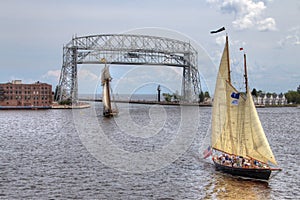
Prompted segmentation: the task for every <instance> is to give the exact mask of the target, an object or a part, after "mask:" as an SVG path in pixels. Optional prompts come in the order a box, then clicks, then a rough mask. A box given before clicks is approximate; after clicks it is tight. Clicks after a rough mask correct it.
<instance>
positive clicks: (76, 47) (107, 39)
mask: <svg viewBox="0 0 300 200" xmlns="http://www.w3.org/2000/svg"><path fill="white" fill-rule="evenodd" d="M103 58H105V61H103ZM104 62H105V63H107V64H122V65H144V64H145V65H162V66H163V65H165V66H174V67H181V68H183V79H182V95H183V96H184V98H185V99H186V100H188V99H191V96H192V90H193V93H194V94H195V95H198V94H199V92H200V77H199V72H198V68H197V67H198V53H197V51H196V50H195V49H194V48H193V47H192V45H191V44H190V43H189V42H184V41H180V40H175V39H170V38H164V37H156V36H147V35H128V34H106V35H92V36H83V37H74V38H73V39H72V40H71V41H70V42H69V43H68V44H67V45H66V46H64V48H63V65H62V69H61V74H60V79H59V84H58V88H57V94H56V95H55V100H56V101H63V100H66V99H71V100H72V101H73V102H74V101H75V102H76V101H77V100H78V78H77V65H78V64H103V63H104Z"/></svg>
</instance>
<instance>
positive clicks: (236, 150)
mask: <svg viewBox="0 0 300 200" xmlns="http://www.w3.org/2000/svg"><path fill="white" fill-rule="evenodd" d="M230 72H231V69H230V58H229V45H228V36H227V34H226V43H225V47H224V51H223V55H222V58H221V62H220V66H219V71H218V75H217V81H216V87H215V93H214V100H213V110H212V124H211V146H210V147H209V148H208V150H206V154H205V155H204V158H206V157H209V156H210V155H211V156H212V160H213V163H214V165H215V167H216V170H218V171H221V172H224V173H227V174H231V175H238V176H242V177H247V178H253V179H262V180H268V179H269V178H270V175H271V172H272V171H276V170H277V171H281V169H280V168H272V167H271V166H270V165H269V163H270V164H271V163H272V164H273V165H277V162H276V159H275V156H274V154H273V152H272V150H271V148H270V145H269V142H268V139H267V137H266V135H265V133H264V130H263V128H262V125H261V122H260V119H259V116H258V114H257V110H256V107H255V105H254V102H253V99H252V95H251V93H250V90H249V88H248V76H247V66H246V54H245V53H244V73H245V74H244V77H245V92H241V91H238V90H237V89H236V88H235V87H234V86H233V85H232V82H231V77H230ZM208 152H210V154H208Z"/></svg>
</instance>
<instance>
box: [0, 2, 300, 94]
mask: <svg viewBox="0 0 300 200" xmlns="http://www.w3.org/2000/svg"><path fill="white" fill-rule="evenodd" d="M299 19H300V1H298V0H288V1H280V0H203V1H199V0H189V1H186V0H172V1H171V0H161V1H150V0H149V1H146V0H115V1H104V0H103V1H102V0H72V1H69V0H48V1H47V0H42V1H40V0H26V1H21V0H9V1H2V2H1V6H0V28H1V31H0V46H1V49H0V61H1V63H0V70H1V72H0V83H6V82H9V81H12V80H15V79H21V80H22V81H23V82H25V83H32V82H35V81H42V82H46V83H49V84H52V86H53V88H54V87H55V86H56V85H57V84H58V80H59V75H60V70H61V66H62V56H63V51H62V50H63V45H65V44H67V43H68V42H69V41H70V40H71V39H72V37H74V36H85V35H98V34H107V33H111V34H118V33H143V34H146V33H148V34H155V35H160V34H162V35H163V36H166V37H168V36H170V37H178V38H181V39H182V38H184V39H183V40H185V41H191V42H192V44H194V45H195V46H196V47H195V48H196V49H197V50H199V52H201V53H200V54H201V55H200V57H201V58H199V59H202V57H206V58H209V62H202V60H200V61H199V66H198V68H199V71H200V74H201V85H202V87H204V90H208V91H210V92H213V90H214V83H215V82H214V81H215V77H216V74H217V68H218V65H219V62H220V58H221V54H222V51H223V48H224V41H225V33H218V34H214V35H211V34H210V31H211V30H216V29H218V28H220V27H222V26H224V27H225V28H226V33H227V34H228V36H229V40H230V53H231V62H232V71H233V72H232V76H233V79H234V80H235V84H236V85H237V87H238V89H239V88H242V87H243V81H242V79H241V78H239V77H242V67H243V54H242V52H240V50H239V49H240V47H243V48H244V50H245V52H246V53H247V64H248V75H249V85H250V88H256V89H257V90H262V91H265V92H277V93H280V92H287V91H288V90H296V88H297V87H298V86H299V85H300V40H299V37H300V20H299ZM158 30H159V31H158ZM179 35H180V36H179ZM204 54H205V55H204ZM102 68H103V66H101V65H93V66H88V65H84V66H79V82H78V85H79V93H93V92H95V91H96V90H97V88H98V86H99V78H100V77H99V76H100V72H101V69H102ZM111 74H112V76H113V77H114V79H113V85H114V88H115V89H116V90H117V92H118V93H128V91H131V92H132V91H139V92H141V93H143V92H144V93H155V92H156V91H154V90H155V88H156V85H157V84H161V85H162V86H163V88H166V90H168V91H169V90H170V91H174V92H175V91H180V90H181V88H180V87H181V75H180V74H181V72H180V69H177V68H176V69H175V68H172V67H148V68H147V67H145V66H143V67H140V68H139V67H136V66H111ZM121 83H122V84H121ZM130 84H131V85H132V87H129V85H130ZM151 85H152V86H151ZM126 86H128V87H129V89H128V88H126ZM143 88H144V90H143Z"/></svg>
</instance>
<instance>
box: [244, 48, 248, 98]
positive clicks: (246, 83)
mask: <svg viewBox="0 0 300 200" xmlns="http://www.w3.org/2000/svg"><path fill="white" fill-rule="evenodd" d="M244 71H245V74H244V77H245V87H246V94H247V92H248V75H247V63H246V54H245V53H244Z"/></svg>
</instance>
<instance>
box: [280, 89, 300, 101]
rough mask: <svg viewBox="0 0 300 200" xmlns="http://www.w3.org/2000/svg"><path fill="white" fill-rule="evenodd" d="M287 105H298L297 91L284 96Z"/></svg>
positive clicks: (298, 96) (298, 94)
mask: <svg viewBox="0 0 300 200" xmlns="http://www.w3.org/2000/svg"><path fill="white" fill-rule="evenodd" d="M284 95H285V97H286V99H287V101H288V103H294V104H300V93H298V92H297V91H292V90H289V91H288V92H287V93H285V94H284Z"/></svg>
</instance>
